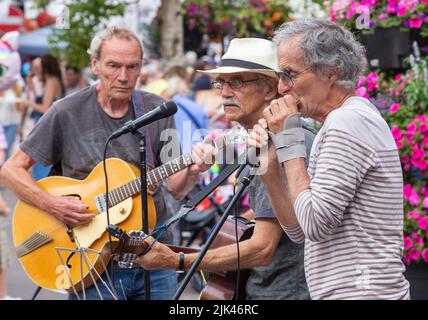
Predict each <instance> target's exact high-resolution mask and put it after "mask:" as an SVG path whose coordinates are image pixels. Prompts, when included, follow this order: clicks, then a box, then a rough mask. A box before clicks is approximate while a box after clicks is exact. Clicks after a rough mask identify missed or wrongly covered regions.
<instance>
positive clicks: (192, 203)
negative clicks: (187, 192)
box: [165, 163, 241, 228]
mask: <svg viewBox="0 0 428 320" xmlns="http://www.w3.org/2000/svg"><path fill="white" fill-rule="evenodd" d="M239 166H241V165H240V164H239V163H234V164H230V165H228V166H227V167H226V168H224V169H223V170H222V171H221V172H220V174H219V175H218V176H217V177H216V178H215V179H214V180H213V181H211V182H210V184H209V185H207V186H206V187H205V188H203V189H202V190H201V191H199V192H198V194H197V195H196V196H195V197H194V198H193V199H190V200H189V201H187V202H186V203H185V204H183V205H182V206H181V208H180V211H179V212H178V213H177V214H176V215H175V216H173V217H171V218H170V219H169V220H167V221H166V222H165V226H166V227H167V228H168V227H169V226H170V225H172V224H173V223H175V222H177V221H178V220H180V219H181V218H183V217H184V216H186V215H187V214H188V213H189V212H190V211H193V210H194V209H195V208H196V206H197V205H198V204H199V203H201V202H202V200H204V199H205V198H206V197H207V196H208V195H209V194H210V193H211V192H213V191H214V189H215V188H217V187H218V186H219V185H220V184H222V183H223V182H224V181H225V180H226V179H227V178H228V177H229V176H230V175H231V174H232V173H233V172H235V171H236V169H238V168H239Z"/></svg>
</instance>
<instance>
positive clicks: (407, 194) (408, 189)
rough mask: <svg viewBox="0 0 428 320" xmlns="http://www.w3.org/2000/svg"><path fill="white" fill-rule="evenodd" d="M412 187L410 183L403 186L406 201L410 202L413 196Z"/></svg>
mask: <svg viewBox="0 0 428 320" xmlns="http://www.w3.org/2000/svg"><path fill="white" fill-rule="evenodd" d="M412 190H413V188H412V186H411V185H410V183H406V184H404V186H403V196H404V199H406V200H408V199H409V198H410V195H411V194H412Z"/></svg>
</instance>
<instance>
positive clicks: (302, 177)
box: [283, 158, 310, 207]
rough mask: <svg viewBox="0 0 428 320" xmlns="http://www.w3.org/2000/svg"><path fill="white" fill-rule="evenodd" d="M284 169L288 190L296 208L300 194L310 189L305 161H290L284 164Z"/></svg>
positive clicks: (299, 159)
mask: <svg viewBox="0 0 428 320" xmlns="http://www.w3.org/2000/svg"><path fill="white" fill-rule="evenodd" d="M283 167H284V171H285V175H286V177H287V189H288V192H289V195H290V198H291V203H292V204H293V207H294V204H295V203H296V199H297V196H298V195H299V194H300V192H302V191H303V190H306V189H309V188H310V180H309V175H308V172H307V169H306V166H305V160H304V159H303V158H297V159H293V160H289V161H286V162H284V164H283Z"/></svg>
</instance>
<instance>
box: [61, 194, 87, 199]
mask: <svg viewBox="0 0 428 320" xmlns="http://www.w3.org/2000/svg"><path fill="white" fill-rule="evenodd" d="M62 196H63V197H74V198H77V199H79V200H82V197H81V196H80V194H77V193H70V194H63V195H62Z"/></svg>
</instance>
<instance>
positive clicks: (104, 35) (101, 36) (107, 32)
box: [87, 26, 144, 60]
mask: <svg viewBox="0 0 428 320" xmlns="http://www.w3.org/2000/svg"><path fill="white" fill-rule="evenodd" d="M113 37H117V38H119V39H128V40H131V39H134V40H135V41H137V43H138V45H139V47H140V51H141V60H143V54H144V49H143V44H142V42H141V40H140V39H139V38H138V36H137V35H136V34H135V33H134V32H132V31H131V30H129V29H128V28H126V27H119V26H113V27H109V28H107V29H104V30H101V31H100V32H98V33H97V34H96V35H95V37H94V38H93V39H92V41H91V45H90V47H89V49H88V51H87V52H88V54H89V55H90V56H91V58H95V59H97V60H99V59H100V56H101V48H102V44H103V42H104V40H108V39H111V38H113Z"/></svg>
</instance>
